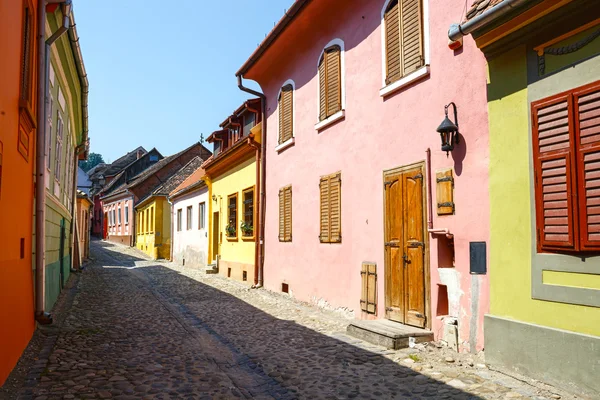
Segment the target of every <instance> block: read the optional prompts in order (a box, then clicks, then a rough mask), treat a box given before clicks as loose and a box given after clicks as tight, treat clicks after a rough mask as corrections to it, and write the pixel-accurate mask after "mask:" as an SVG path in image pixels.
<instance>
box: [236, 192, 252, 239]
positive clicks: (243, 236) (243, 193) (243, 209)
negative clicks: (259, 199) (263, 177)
mask: <svg viewBox="0 0 600 400" xmlns="http://www.w3.org/2000/svg"><path fill="white" fill-rule="evenodd" d="M255 188H256V186H255V185H252V186H250V187H249V188H246V189H244V190H242V219H241V221H243V222H246V200H245V198H246V193H248V192H252V203H251V204H252V235H245V234H244V232H242V239H244V240H255V237H256V189H255ZM240 230H241V227H240Z"/></svg>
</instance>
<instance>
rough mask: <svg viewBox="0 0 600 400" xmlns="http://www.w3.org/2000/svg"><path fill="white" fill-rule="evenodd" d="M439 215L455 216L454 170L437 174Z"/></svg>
mask: <svg viewBox="0 0 600 400" xmlns="http://www.w3.org/2000/svg"><path fill="white" fill-rule="evenodd" d="M435 183H436V191H435V193H436V198H437V214H438V215H452V214H454V176H453V175H452V168H450V169H446V170H443V171H438V172H436V173H435Z"/></svg>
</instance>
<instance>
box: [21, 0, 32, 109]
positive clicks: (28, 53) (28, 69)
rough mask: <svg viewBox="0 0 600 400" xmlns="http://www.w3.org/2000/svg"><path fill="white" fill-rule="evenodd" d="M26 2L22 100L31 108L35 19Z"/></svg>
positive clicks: (22, 60) (22, 56)
mask: <svg viewBox="0 0 600 400" xmlns="http://www.w3.org/2000/svg"><path fill="white" fill-rule="evenodd" d="M27 3H28V2H27V1H25V4H26V6H25V8H24V10H23V44H22V51H21V100H22V101H23V102H24V103H25V104H27V107H29V108H31V105H32V103H33V101H32V97H33V96H32V89H33V83H32V82H33V51H34V49H35V46H34V26H35V25H34V24H35V19H34V17H33V13H32V11H31V8H30V7H29V6H28V5H27Z"/></svg>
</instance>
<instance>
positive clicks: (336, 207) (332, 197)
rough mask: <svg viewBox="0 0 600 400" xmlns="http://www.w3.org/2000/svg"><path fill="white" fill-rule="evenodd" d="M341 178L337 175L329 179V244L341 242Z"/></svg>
mask: <svg viewBox="0 0 600 400" xmlns="http://www.w3.org/2000/svg"><path fill="white" fill-rule="evenodd" d="M341 197H342V178H341V174H340V173H337V174H335V175H333V176H332V177H331V178H330V179H329V232H330V234H329V235H330V237H329V238H330V241H331V243H340V242H341V241H342V199H341Z"/></svg>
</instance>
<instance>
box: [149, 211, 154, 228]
mask: <svg viewBox="0 0 600 400" xmlns="http://www.w3.org/2000/svg"><path fill="white" fill-rule="evenodd" d="M149 212H150V232H154V207H150V210H149Z"/></svg>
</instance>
